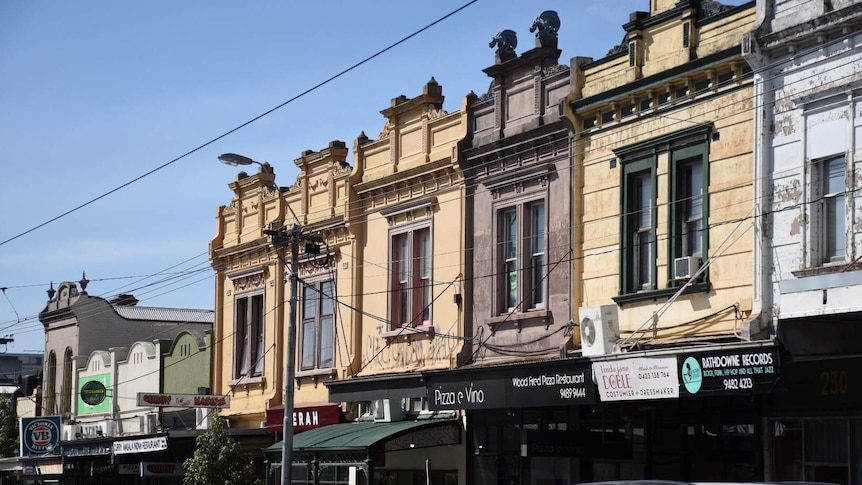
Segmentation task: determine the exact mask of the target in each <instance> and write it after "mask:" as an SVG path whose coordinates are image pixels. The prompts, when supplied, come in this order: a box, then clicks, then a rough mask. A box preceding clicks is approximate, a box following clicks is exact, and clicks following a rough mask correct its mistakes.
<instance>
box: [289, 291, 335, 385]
mask: <svg viewBox="0 0 862 485" xmlns="http://www.w3.org/2000/svg"><path fill="white" fill-rule="evenodd" d="M326 284H329V285H330V290H329V291H330V294H328V295H327V294H325V293H324V290H323V286H324V285H326ZM335 284H336V280H335V276H334V275H332V276H331V277H330V276H329V275H327V276H325V277H319V278H314V279H310V280H307V281H304V282H303V283H302V306H300V309H301V311H302V313H301V315H300V318H299V321H300V326H299V339H298V344H299V349H298V352H297V363H296V364H297V367H296V368H297V371H298V373H303V372H313V371H317V370H331V369H334V368H335V342H336V322H335V319H336V318H337V314H338V311H337V309H336V305H337V304H338V303H337V301H336V296H337V290H336V287H335ZM309 292H315V293H316V294H317V295H320V296H323V298H317V299H316V300H317V302H316V305H315V315H314V318H313V319H310V318H308V315H307V313H306V312H307V310H308V306H307V304H308V293H309ZM327 298H328V299H329V300H330V301H331V305H332V313H329V314H324V313H323V311H322V306H323V304H324V300H325V299H327ZM324 315H329V316H330V326H331V339H330V340H331V341H330V354H331V355H330V356H329V363H328V365H323V364H322V363H321V354H322V352H323V331H322V330H323V318H324ZM307 323H313V325H314V342H313V345H312V347H313V350H312V364H311V365H310V366H306V364H305V357H306V352H305V351H306V349H307V346H306V342H305V340H306V324H307Z"/></svg>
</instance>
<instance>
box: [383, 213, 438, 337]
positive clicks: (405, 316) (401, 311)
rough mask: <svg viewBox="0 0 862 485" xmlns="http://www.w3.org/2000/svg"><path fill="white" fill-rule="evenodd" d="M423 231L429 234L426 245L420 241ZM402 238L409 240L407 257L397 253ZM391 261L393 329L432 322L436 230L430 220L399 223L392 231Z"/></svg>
mask: <svg viewBox="0 0 862 485" xmlns="http://www.w3.org/2000/svg"><path fill="white" fill-rule="evenodd" d="M423 233H424V234H426V235H427V238H428V239H427V247H425V246H422V244H421V243H422V240H421V234H423ZM417 235H420V238H417V237H416V236H417ZM417 239H418V240H417ZM402 240H404V241H405V242H406V243H407V244H406V246H405V247H406V249H407V253H408V254H407V255H406V258H398V255H397V254H396V248H397V247H398V248H400V247H401V246H400V245H396V244H397V243H398V242H400V241H402ZM423 249H424V250H425V251H426V253H424V256H422V255H421V254H422V250H423ZM417 251H419V252H420V256H419V257H416V253H417ZM396 258H398V259H396ZM404 260H406V261H408V267H407V271H406V272H403V271H402V269H403V267H404V265H403V263H402V261H404ZM389 264H390V277H389V292H388V294H389V305H388V307H389V326H390V330H398V329H400V328H402V327H425V326H431V325H432V321H433V304H432V301H433V299H434V298H433V295H432V293H433V287H434V231H433V227H432V224H431V221H430V220H424V221H421V222H417V223H413V224H403V225H399V226H398V227H397V228H395V229H391V230H390V231H389ZM405 296H406V298H405ZM405 300H406V301H407V303H406V305H405V303H404V301H405ZM420 308H421V311H420V310H419V309H420Z"/></svg>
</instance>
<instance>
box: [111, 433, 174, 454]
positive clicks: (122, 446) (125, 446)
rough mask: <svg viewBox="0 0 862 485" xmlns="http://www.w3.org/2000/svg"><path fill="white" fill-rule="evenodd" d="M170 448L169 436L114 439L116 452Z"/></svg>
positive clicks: (148, 451) (138, 451)
mask: <svg viewBox="0 0 862 485" xmlns="http://www.w3.org/2000/svg"><path fill="white" fill-rule="evenodd" d="M167 449H168V438H167V437H165V436H156V437H154V438H144V439H139V440H123V441H114V454H115V455H125V454H129V453H150V452H152V451H162V450H167Z"/></svg>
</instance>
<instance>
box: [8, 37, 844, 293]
mask: <svg viewBox="0 0 862 485" xmlns="http://www.w3.org/2000/svg"><path fill="white" fill-rule="evenodd" d="M846 38H847V36H843V37H839V38H837V39H834V40H832V41H830V42H829V43H828V44H829V45H831V44H836V43H839V42H841V41H843V40H844V39H846ZM819 48H822V46H821V47H818V49H819ZM814 50H816V49H814V48H812V49H811V50H810V51H807V52H802V53H800V55H805V54H806V53H808V52H813V51H814ZM787 62H789V60H781V61H776V62H774V63H772V64H770V65H768V66H765V67H763V68H760V69H758V70H756V71H754V72H761V71H764V70H767V69H770V68H772V67H776V66H778V65H781V64H784V63H787ZM805 79H807V78H800V79H798V80H796V81H795V82H802V81H804V80H805ZM839 80H840V79H839ZM729 82H734V81H733V80H731V81H729ZM785 87H786V86H785ZM812 89H813V88H812ZM773 91H775V89H773ZM743 101H746V100H740V101H739V102H743ZM646 116H662V115H658V114H656V113H650V114H648V115H646ZM729 116H733V115H728V117H729ZM678 121H680V122H689V123H696V124H702V123H698V122H693V121H691V120H678ZM710 121H715V120H710ZM605 136H609V135H605ZM597 138H600V136H598V137H597V136H594V137H592V138H591V140H596V139H597ZM638 138H641V135H638ZM623 141H625V140H623ZM536 148H538V147H531V148H530V149H527V150H524V152H526V151H532V150H535V149H536ZM516 153H517V152H516ZM585 153H586V152H585ZM486 163H491V162H486ZM595 163H604V162H603V161H594V162H592V163H591V164H590V165H592V164H595ZM584 166H589V165H584ZM471 168H476V167H471ZM564 169H568V167H565V168H564ZM790 170H792V169H789V170H788V171H790ZM749 184H750V183H749V182H746V183H744V184H740V185H739V186H738V187H736V186H731V187H726V188H724V189H721V190H733V189H735V188H742V187H745V186H748V185H749ZM718 192H719V191H711V192H709V194H715V193H718ZM709 194H705V195H709ZM364 202H365V201H364V200H359V201H354V203H357V204H358V203H364ZM674 202H676V201H674ZM671 203H672V202H671ZM661 205H664V204H657V207H660V206H661ZM311 214H313V212H310V213H309V215H311ZM619 216H620V215H612V216H608V217H607V218H614V217H619ZM601 220H602V219H593V220H590V221H584V225H586V224H588V223H595V222H598V221H601ZM205 255H207V253H202V254H200V255H199V256H195V257H200V256H205ZM193 258H194V257H193ZM193 258H191V259H193ZM180 264H182V263H180ZM26 286H37V285H26ZM18 287H23V285H22V286H8V288H18Z"/></svg>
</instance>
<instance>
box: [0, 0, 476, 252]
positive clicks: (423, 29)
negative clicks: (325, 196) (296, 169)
mask: <svg viewBox="0 0 862 485" xmlns="http://www.w3.org/2000/svg"><path fill="white" fill-rule="evenodd" d="M478 1H479V0H470V1H469V2H467V3H465V4H464V5H462V6H460V7H458V8H456V9H455V10H452V11H451V12H449V13H447V14H446V15H444V16H442V17H440V18H438V19H437V20H435V21H433V22H431V23H430V24H427V25H426V26H424V27H422V28H420V29H419V30H416V31H414V32H413V33H411V34H409V35H407V36H406V37H402V38H401V39H400V40H398V41H396V42H394V43H392V44H389V45H388V46H387V47H385V48H383V49H381V50H379V51H377V52H375V53H374V54H371V55H370V56H368V57H366V58H365V59H362V60H361V61H359V62H357V63H355V64H353V65H352V66H350V67H348V68H346V69H343V70H341V71H340V72H338V73H337V74H334V75H332V76H330V77H329V78H327V79H325V80H323V81H321V82H319V83H317V84H315V85H314V86H312V87H310V88H308V89H306V90H305V91H303V92H301V93H299V94H297V95H296V96H294V97H292V98H290V99H288V100H287V101H285V102H283V103H281V104H279V105H277V106H275V107H273V108H270V109H268V110H267V111H265V112H263V113H261V114H259V115H257V116H255V117H254V118H252V119H250V120H248V121H246V122H244V123H242V124H240V125H239V126H236V127H235V128H231V129H230V130H228V131H226V132H224V133H222V134H221V135H218V136H216V137H215V138H212V139H210V140H209V141H207V142H204V143H202V144H201V145H198V146H197V147H195V148H193V149H191V150H189V151H187V152H185V153H183V154H182V155H180V156H178V157H176V158H174V159H172V160H170V161H168V162H165V163H163V164H161V165H159V166H158V167H156V168H154V169H152V170H150V171H148V172H146V173H144V174H142V175H139V176H137V177H135V178H133V179H132V180H130V181H128V182H126V183H124V184H122V185H119V186H117V187H115V188H113V189H111V190H109V191H107V192H105V193H103V194H101V195H99V196H96V197H94V198H92V199H90V200H88V201H86V202H84V203H82V204H80V205H77V206H75V207H73V208H71V209H69V210H67V211H65V212H63V213H61V214H60V215H57V216H54V217H52V218H51V219H48V220H47V221H45V222H42V223H41V224H38V225H36V226H33V227H31V228H30V229H27V230H26V231H24V232H21V233H19V234H17V235H15V236H12V237H10V238H8V239H6V240H4V241H0V246H3V245H4V244H6V243H9V242H12V241H14V240H16V239H18V238H20V237H22V236H25V235H27V234H29V233H31V232H33V231H35V230H37V229H40V228H42V227H45V226H47V225H48V224H51V223H52V222H54V221H57V220H59V219H62V218H63V217H66V216H67V215H69V214H72V213H73V212H76V211H78V210H80V209H83V208H84V207H87V206H89V205H90V204H93V203H94V202H97V201H99V200H101V199H103V198H105V197H107V196H109V195H111V194H113V193H114V192H117V191H119V190H121V189H124V188H126V187H128V186H129V185H132V184H133V183H135V182H137V181H139V180H141V179H143V178H145V177H148V176H150V175H152V174H154V173H156V172H158V171H159V170H162V169H163V168H165V167H168V166H169V165H172V164H174V163H175V162H178V161H180V160H182V159H183V158H186V157H187V156H189V155H191V154H193V153H195V152H197V151H199V150H201V149H203V148H206V147H208V146H209V145H212V144H213V143H215V142H217V141H219V140H221V139H222V138H224V137H226V136H228V135H230V134H232V133H234V132H236V131H239V130H241V129H242V128H245V127H246V126H248V125H250V124H252V123H254V122H255V121H258V120H259V119H261V118H263V117H265V116H268V115H270V114H272V113H274V112H275V111H278V110H279V109H281V108H283V107H285V106H287V105H288V104H290V103H292V102H294V101H296V100H297V99H299V98H302V97H303V96H305V95H306V94H309V93H311V92H312V91H315V90H317V89H319V88H321V87H323V86H325V85H326V84H329V83H330V82H332V81H334V80H335V79H338V78H339V77H341V76H343V75H345V74H347V73H348V72H350V71H352V70H354V69H356V68H358V67H360V66H362V65H363V64H366V63H368V62H369V61H371V60H373V59H375V58H377V57H379V56H380V55H382V54H384V53H386V52H387V51H389V50H392V49H394V48H395V47H397V46H399V45H401V44H403V43H404V42H407V41H408V40H410V39H412V38H413V37H416V36H417V35H419V34H421V33H422V32H424V31H426V30H428V29H430V28H431V27H434V26H435V25H437V24H439V23H440V22H442V21H444V20H446V19H448V18H449V17H451V16H453V15H455V14H457V13H458V12H460V11H462V10H464V9H465V8H467V7H469V6H470V5H472V4H474V3H476V2H478Z"/></svg>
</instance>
